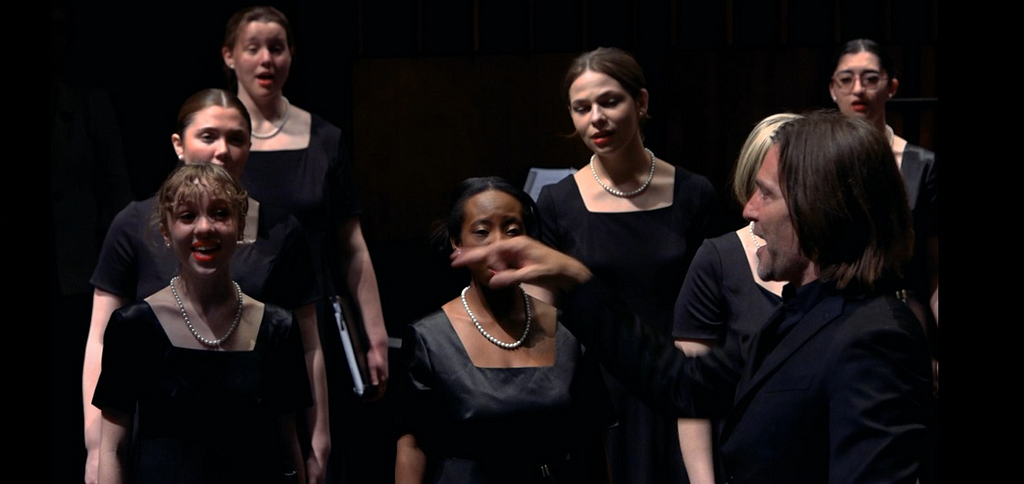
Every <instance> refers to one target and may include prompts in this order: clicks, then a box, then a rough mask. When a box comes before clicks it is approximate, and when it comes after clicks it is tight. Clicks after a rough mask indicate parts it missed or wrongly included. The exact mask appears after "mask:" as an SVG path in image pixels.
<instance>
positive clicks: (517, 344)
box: [462, 285, 531, 350]
mask: <svg viewBox="0 0 1024 484" xmlns="http://www.w3.org/2000/svg"><path fill="white" fill-rule="evenodd" d="M468 290H469V286H466V288H465V289H463V290H462V307H464V308H466V314H469V319H472V320H473V324H474V325H476V329H477V331H480V334H482V335H484V338H487V341H490V342H491V343H494V344H495V345H497V346H499V347H501V348H504V349H506V350H514V349H516V348H518V347H520V346H522V345H523V342H524V341H526V336H527V335H529V334H530V319H531V314H530V296H527V295H526V291H525V290H524V289H523V286H522V285H520V286H519V290H520V291H522V293H523V304H524V305H525V307H526V329H524V330H523V337H522V338H519V341H516V342H515V343H505V342H504V341H501V340H499V339H498V338H495V337H494V336H491V333H488V332H487V330H486V329H484V327H483V326H481V325H480V321H479V320H478V319H476V315H475V314H473V311H470V310H469V302H468V301H466V291H468Z"/></svg>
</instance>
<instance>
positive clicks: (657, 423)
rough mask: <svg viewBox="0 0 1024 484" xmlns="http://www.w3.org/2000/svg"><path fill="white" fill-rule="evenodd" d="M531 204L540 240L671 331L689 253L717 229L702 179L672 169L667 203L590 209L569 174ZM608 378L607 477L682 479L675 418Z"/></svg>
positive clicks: (618, 483) (641, 482) (714, 204)
mask: <svg viewBox="0 0 1024 484" xmlns="http://www.w3.org/2000/svg"><path fill="white" fill-rule="evenodd" d="M537 206H538V209H539V211H540V216H541V240H542V241H543V242H544V243H546V244H548V245H550V246H552V247H554V248H556V249H558V250H560V251H562V252H565V253H567V254H569V255H571V256H573V257H575V258H577V259H579V260H580V261H582V262H583V263H584V264H586V265H587V267H589V268H590V269H591V270H592V271H593V272H594V275H595V276H597V277H598V278H600V279H601V280H602V281H605V283H606V284H607V285H608V286H609V287H610V288H611V289H612V290H613V291H615V292H616V293H617V294H618V295H619V296H620V297H622V298H623V299H624V300H626V302H627V303H628V304H629V307H630V309H631V310H632V311H633V312H634V313H635V314H637V315H638V316H639V319H640V321H641V322H643V323H644V324H646V325H648V326H650V327H652V328H654V329H655V331H657V332H658V333H659V334H662V335H664V336H666V337H668V336H670V335H671V334H672V311H673V308H674V306H675V302H676V298H677V297H678V296H679V289H680V288H681V287H682V285H683V279H684V278H685V276H686V271H687V269H688V268H689V266H690V261H691V260H692V259H693V254H694V252H696V250H697V247H699V246H700V244H701V242H702V241H703V240H704V239H706V238H708V237H712V236H716V235H719V234H720V233H721V231H720V230H719V229H720V226H721V225H720V223H721V221H720V205H719V202H718V197H717V195H716V193H715V189H714V187H713V186H712V185H711V182H710V181H708V179H707V178H705V177H703V176H700V175H697V174H694V173H692V172H689V171H687V170H685V169H683V168H681V167H678V166H677V167H676V168H675V180H674V186H673V192H672V205H671V206H668V207H664V208H659V209H656V210H647V211H640V212H626V213H596V212H590V211H588V210H587V207H586V205H585V204H584V201H583V198H582V196H581V195H580V191H579V187H578V186H577V184H576V179H575V178H574V177H571V176H570V177H566V178H565V179H563V180H562V181H560V182H558V183H556V184H553V185H548V186H546V187H544V189H543V190H542V191H541V194H540V197H539V198H538V200H537ZM606 381H607V383H608V388H609V390H610V392H611V395H612V401H613V403H614V404H615V406H616V411H617V415H618V419H619V425H618V426H617V427H616V428H614V429H612V431H611V432H610V433H609V437H608V439H607V441H608V454H609V455H608V457H609V461H610V464H611V469H612V482H613V483H615V484H626V483H629V484H653V483H661V482H686V481H685V479H686V477H685V469H684V467H683V463H682V457H681V456H680V452H679V438H678V435H677V432H676V423H675V419H672V418H668V417H665V416H662V415H658V414H655V413H654V411H653V410H652V409H650V407H648V406H647V405H646V404H644V403H643V402H641V401H640V400H639V399H637V398H636V397H633V396H632V395H630V394H628V393H627V392H626V391H625V389H624V388H623V387H622V386H621V385H620V384H619V382H617V381H615V380H614V379H613V378H606Z"/></svg>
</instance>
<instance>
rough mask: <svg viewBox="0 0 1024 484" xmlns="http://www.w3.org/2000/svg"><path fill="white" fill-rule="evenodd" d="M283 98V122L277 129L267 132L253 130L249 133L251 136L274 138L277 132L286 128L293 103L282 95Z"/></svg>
mask: <svg viewBox="0 0 1024 484" xmlns="http://www.w3.org/2000/svg"><path fill="white" fill-rule="evenodd" d="M281 99H284V116H281V124H279V125H277V128H276V129H274V130H273V131H271V132H269V133H267V134H263V133H257V132H255V131H253V132H251V133H249V135H250V136H252V137H253V138H256V139H270V138H273V137H274V136H277V134H278V133H280V132H281V130H282V129H284V123H287V122H288V111H289V108H291V107H292V103H290V102H288V98H286V97H284V96H281Z"/></svg>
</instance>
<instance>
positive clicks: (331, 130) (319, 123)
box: [309, 112, 341, 139]
mask: <svg viewBox="0 0 1024 484" xmlns="http://www.w3.org/2000/svg"><path fill="white" fill-rule="evenodd" d="M309 116H310V125H309V130H310V135H311V136H313V137H314V139H316V137H320V138H326V139H331V138H334V139H339V138H341V128H339V127H337V126H335V125H334V124H333V123H331V122H330V121H328V120H326V119H324V118H322V117H321V116H320V115H319V114H316V113H313V112H310V113H309Z"/></svg>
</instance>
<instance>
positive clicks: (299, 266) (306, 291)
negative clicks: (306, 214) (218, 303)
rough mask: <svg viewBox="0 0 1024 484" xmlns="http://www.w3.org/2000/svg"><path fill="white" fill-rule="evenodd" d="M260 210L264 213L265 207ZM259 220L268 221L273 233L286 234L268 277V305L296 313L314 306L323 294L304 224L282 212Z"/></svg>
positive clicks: (273, 212)
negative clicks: (309, 305) (306, 307)
mask: <svg viewBox="0 0 1024 484" xmlns="http://www.w3.org/2000/svg"><path fill="white" fill-rule="evenodd" d="M260 210H261V212H263V207H262V206H261V207H260ZM260 216H261V217H263V216H267V217H268V219H267V223H268V226H270V227H272V228H271V229H270V230H280V231H283V232H285V235H284V236H283V237H284V242H283V243H282V245H281V248H280V252H279V253H278V254H277V260H276V261H275V263H274V267H273V268H272V269H271V271H270V274H268V275H267V281H266V287H265V289H264V292H263V294H264V295H263V297H264V299H265V302H270V303H273V304H276V305H278V306H282V307H284V308H288V309H293V310H294V309H298V308H301V307H303V306H305V305H307V304H310V303H313V302H315V301H316V300H317V299H318V298H319V297H320V296H321V294H320V292H321V291H320V287H319V286H318V285H317V284H316V273H315V272H314V268H313V255H312V253H311V252H310V248H309V241H308V239H307V238H306V232H305V231H304V230H303V229H302V226H301V224H299V222H298V220H296V219H295V217H293V216H291V215H290V214H288V213H287V212H285V211H283V210H277V209H275V210H273V211H272V212H271V211H266V212H265V213H261V214H260ZM271 238H273V237H271Z"/></svg>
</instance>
